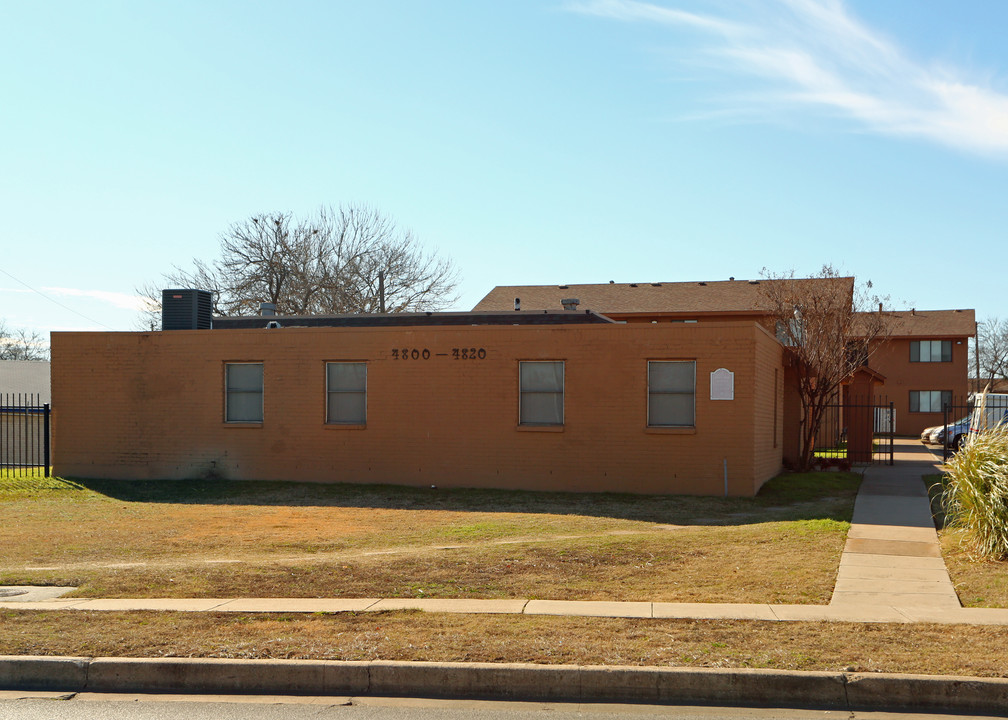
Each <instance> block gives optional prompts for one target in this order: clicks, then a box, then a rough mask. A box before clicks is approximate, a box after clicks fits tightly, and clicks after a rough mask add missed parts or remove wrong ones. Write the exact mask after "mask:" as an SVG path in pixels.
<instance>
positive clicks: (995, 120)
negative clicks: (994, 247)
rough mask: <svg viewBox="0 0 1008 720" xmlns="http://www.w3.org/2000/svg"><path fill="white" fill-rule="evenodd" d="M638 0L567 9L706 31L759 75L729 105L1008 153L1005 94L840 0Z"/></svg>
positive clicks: (592, 0)
mask: <svg viewBox="0 0 1008 720" xmlns="http://www.w3.org/2000/svg"><path fill="white" fill-rule="evenodd" d="M673 5H674V3H670V4H669V5H658V4H655V3H649V2H639V1H638V0H581V1H578V2H571V3H568V4H567V6H566V7H567V8H568V9H569V10H570V11H573V12H577V13H581V14H586V15H593V16H597V17H604V18H610V19H614V20H620V21H624V22H647V23H651V24H658V25H662V26H665V27H668V28H669V29H670V31H689V32H693V33H696V34H698V36H699V37H700V38H702V39H703V44H702V45H701V52H702V54H703V57H704V59H705V60H706V61H708V62H711V61H713V64H714V65H715V66H716V67H718V68H720V69H721V70H722V71H723V72H727V73H731V74H735V75H745V76H748V77H758V78H761V79H762V80H763V81H764V82H765V83H766V87H764V88H761V89H760V91H759V92H758V93H756V92H752V88H750V89H749V92H747V93H746V94H745V95H744V96H742V95H738V96H735V97H733V98H730V99H726V98H722V99H723V100H731V101H732V102H734V103H735V104H736V107H734V108H733V110H734V111H736V113H737V112H739V111H744V110H751V111H752V112H753V114H754V115H755V114H757V113H758V114H759V116H760V117H765V116H766V115H767V112H768V110H769V111H777V112H779V113H784V112H787V113H790V112H791V111H793V110H794V109H795V108H796V107H807V108H808V107H814V108H818V109H823V110H828V111H830V112H832V113H835V114H837V115H840V116H843V117H847V118H849V119H851V120H853V121H855V122H856V123H858V124H859V125H860V126H861V127H862V128H864V129H866V130H868V131H871V132H875V133H880V134H885V135H892V136H901V137H915V138H921V139H925V140H928V141H931V142H935V143H939V144H942V145H946V146H950V147H954V148H957V149H961V150H967V151H970V152H975V153H981V154H998V155H1004V156H1008V95H1006V94H1004V93H1002V92H999V91H998V90H996V89H994V88H991V87H989V86H986V85H985V84H983V83H982V82H980V81H978V80H975V79H971V78H969V77H967V76H966V75H965V73H963V72H962V71H957V70H954V69H951V68H947V67H941V66H940V65H938V64H936V63H926V62H920V61H917V60H914V59H912V58H911V57H909V56H908V55H907V53H906V52H905V51H904V50H903V49H902V48H900V46H899V45H898V44H897V43H896V42H895V41H893V40H892V39H890V38H888V37H886V36H885V35H883V34H882V33H879V32H877V31H875V30H873V29H872V28H870V27H868V26H866V25H865V24H863V23H862V22H860V21H859V20H858V19H857V18H855V17H854V16H852V15H851V14H850V13H849V12H848V10H847V8H846V7H845V6H844V4H843V3H842V2H841V1H840V0H776V1H775V2H770V3H768V4H765V5H760V6H759V8H756V6H754V5H750V4H747V3H746V4H738V5H736V6H735V7H739V8H745V9H746V10H747V12H748V15H746V16H745V17H744V18H742V19H736V18H731V19H729V18H725V17H719V16H716V15H714V14H703V13H695V12H688V11H685V10H681V9H678V8H676V7H673Z"/></svg>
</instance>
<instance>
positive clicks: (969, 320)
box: [884, 309, 976, 338]
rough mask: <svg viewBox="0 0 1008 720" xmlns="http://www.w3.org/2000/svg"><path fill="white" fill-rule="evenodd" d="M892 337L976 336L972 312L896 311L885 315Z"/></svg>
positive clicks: (973, 313)
mask: <svg viewBox="0 0 1008 720" xmlns="http://www.w3.org/2000/svg"><path fill="white" fill-rule="evenodd" d="M884 316H885V318H886V324H887V326H888V328H887V329H888V332H889V335H890V337H928V338H961V337H973V336H974V335H976V313H975V312H974V311H973V310H972V309H969V310H896V311H887V312H885V313H884Z"/></svg>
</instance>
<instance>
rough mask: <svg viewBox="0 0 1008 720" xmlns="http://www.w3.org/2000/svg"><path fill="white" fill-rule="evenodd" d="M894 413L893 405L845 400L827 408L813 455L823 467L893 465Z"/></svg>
mask: <svg viewBox="0 0 1008 720" xmlns="http://www.w3.org/2000/svg"><path fill="white" fill-rule="evenodd" d="M895 432H896V409H895V408H894V407H893V403H892V402H886V401H876V400H859V399H856V398H855V399H853V400H847V401H844V402H836V403H833V404H830V405H827V406H826V408H825V410H824V412H823V418H822V423H821V424H820V425H819V432H818V433H816V437H815V447H814V455H815V457H816V462H817V464H819V465H820V466H822V467H828V466H831V465H833V466H838V467H841V468H843V467H850V466H851V465H862V464H873V463H874V464H885V465H892V464H893V457H894V453H893V450H894V448H893V435H894V434H895Z"/></svg>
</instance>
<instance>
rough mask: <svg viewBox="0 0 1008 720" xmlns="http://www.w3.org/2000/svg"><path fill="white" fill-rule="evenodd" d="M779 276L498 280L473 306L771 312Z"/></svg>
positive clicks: (828, 284)
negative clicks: (771, 289) (771, 292)
mask: <svg viewBox="0 0 1008 720" xmlns="http://www.w3.org/2000/svg"><path fill="white" fill-rule="evenodd" d="M775 282H787V281H780V280H720V281H715V282H657V283H604V284H593V285H498V286H497V287H495V288H494V289H493V290H491V291H490V292H489V293H487V295H486V297H484V298H483V299H482V300H480V301H479V303H477V305H476V307H474V308H473V310H474V311H482V312H489V311H506V310H513V309H514V300H515V298H520V299H521V307H522V310H558V309H560V308H561V307H562V305H561V303H560V301H561V300H564V299H566V298H576V299H577V300H578V301H579V303H580V304H579V306H578V308H579V309H591V310H595V311H597V312H600V313H603V314H607V315H608V314H622V313H752V314H756V315H760V314H764V313H766V312H769V310H770V306H769V303H768V301H767V297H766V293H765V288H762V289H761V287H760V285H761V284H763V283H775ZM796 282H800V283H817V284H818V283H822V284H823V288H824V290H823V292H830V291H832V290H831V288H836V289H838V290H839V291H841V292H845V293H847V294H849V295H850V294H852V293H853V289H854V278H852V277H842V278H802V279H797V280H796Z"/></svg>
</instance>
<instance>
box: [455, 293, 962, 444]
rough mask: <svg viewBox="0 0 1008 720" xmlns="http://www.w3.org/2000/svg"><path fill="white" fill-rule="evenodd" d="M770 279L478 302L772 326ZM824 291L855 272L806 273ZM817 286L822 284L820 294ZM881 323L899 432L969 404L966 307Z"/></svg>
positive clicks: (881, 397)
mask: <svg viewBox="0 0 1008 720" xmlns="http://www.w3.org/2000/svg"><path fill="white" fill-rule="evenodd" d="M768 282H774V281H773V280H728V281H715V282H689V283H684V282H674V283H602V284H591V285H513V286H498V287H495V288H494V289H493V290H491V291H490V292H489V293H488V294H487V295H486V297H484V298H483V299H482V300H481V301H480V302H479V303H478V304H477V305H476V307H475V308H474V310H477V311H487V310H502V309H506V308H507V307H509V306H510V304H511V303H512V302H513V301H514V298H520V299H521V305H522V307H523V308H527V309H530V310H545V309H553V308H559V307H561V299H564V298H568V297H575V298H578V299H579V301H580V307H584V308H591V309H592V310H595V311H597V312H600V313H602V314H604V315H606V316H607V317H610V318H613V319H616V320H622V321H625V322H628V323H651V324H663V323H707V322H711V321H715V320H725V319H731V320H750V321H756V322H759V323H761V324H763V325H764V326H765V327H767V329H769V330H772V329H773V324H774V321H773V320H772V319H771V318H770V312H771V307H770V305H769V304H768V298H767V293H765V292H764V284H765V283H768ZM799 282H804V283H811V284H813V285H814V286H816V287H817V288H821V292H839V293H844V294H847V295H853V290H854V278H853V277H839V278H806V279H801V280H799ZM818 291H819V290H817V292H818ZM882 316H883V318H884V321H885V322H884V327H883V331H882V336H883V337H884V340H883V341H882V342H880V343H879V344H878V346H877V348H876V349H875V351H874V352H873V354H872V356H871V358H870V362H869V365H870V367H871V368H872V370H874V371H875V372H876V373H877V377H878V379H879V381H880V382H879V384H878V385H877V387H876V394H875V399H876V401H877V402H879V403H882V402H883V401H884V402H885V403H888V402H890V401H891V402H892V403H893V406H894V409H895V429H896V434H897V435H908V436H915V435H918V434H919V433H920V431H921V430H923V429H924V428H925V427H929V426H932V425H939V424H941V422H942V417H943V416H942V406H943V404H944V403H946V402H948V403H954V404H955V405H957V406H962V405H965V404H966V399H967V394H968V378H967V376H968V360H969V340H970V338H972V337H975V335H976V317H975V313H974V311H973V310H971V309H967V310H901V311H885V312H883V313H882Z"/></svg>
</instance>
